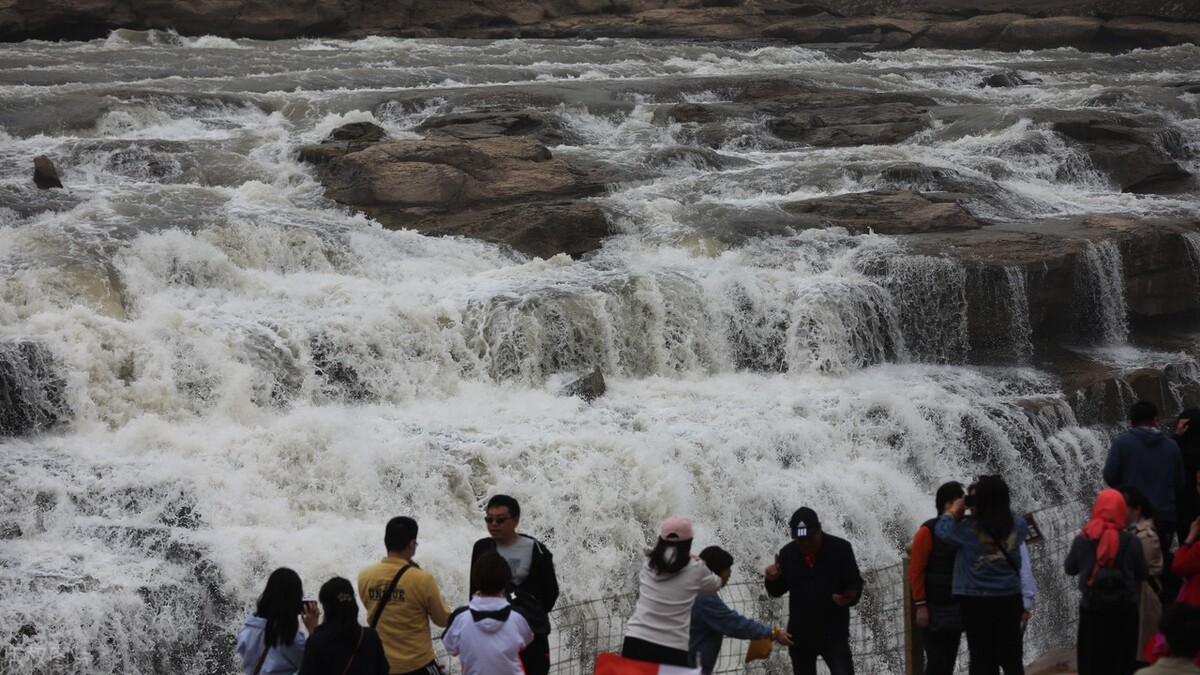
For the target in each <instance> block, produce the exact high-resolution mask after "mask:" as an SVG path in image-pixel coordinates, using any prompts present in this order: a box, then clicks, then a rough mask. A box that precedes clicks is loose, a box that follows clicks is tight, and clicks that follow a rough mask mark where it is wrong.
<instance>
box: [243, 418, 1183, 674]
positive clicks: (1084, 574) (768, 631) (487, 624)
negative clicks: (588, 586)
mask: <svg viewBox="0 0 1200 675" xmlns="http://www.w3.org/2000/svg"><path fill="white" fill-rule="evenodd" d="M1130 422H1131V428H1130V429H1129V430H1128V431H1126V432H1124V433H1122V434H1120V435H1119V436H1117V437H1116V438H1115V439H1114V440H1113V442H1112V445H1111V447H1110V450H1109V454H1108V457H1107V459H1106V462H1105V465H1104V470H1103V479H1104V481H1105V483H1106V484H1107V485H1108V486H1109V487H1108V488H1106V489H1104V490H1102V491H1101V492H1100V493H1099V495H1097V497H1096V499H1095V504H1094V506H1093V510H1092V517H1091V519H1090V520H1089V521H1088V522H1087V523H1086V524H1084V525H1083V527H1082V528H1081V529H1080V531H1079V534H1078V535H1077V536H1076V537H1075V540H1074V542H1073V543H1072V545H1071V548H1070V551H1069V553H1068V554H1067V557H1066V559H1065V561H1064V563H1063V568H1064V571H1065V572H1066V574H1068V575H1071V576H1075V577H1078V585H1079V590H1080V606H1079V628H1078V640H1077V657H1078V672H1079V673H1080V675H1108V674H1111V675H1130V674H1131V673H1134V672H1135V671H1137V672H1138V673H1140V674H1142V675H1166V674H1168V673H1172V674H1181V673H1192V674H1200V543H1198V540H1200V513H1197V505H1198V503H1200V409H1193V410H1187V411H1184V413H1182V414H1181V415H1180V417H1179V419H1178V421H1177V422H1176V425H1175V433H1174V434H1172V435H1168V434H1166V433H1164V432H1163V431H1162V430H1161V428H1160V423H1159V419H1158V413H1157V411H1156V410H1155V407H1154V405H1153V404H1151V403H1149V402H1145V401H1141V402H1138V403H1137V404H1135V405H1134V406H1133V407H1132V409H1131V411H1130ZM1193 423H1194V424H1195V426H1194V427H1193V426H1192V425H1193ZM1181 447H1182V449H1181ZM934 501H935V506H936V509H937V516H936V517H935V518H932V519H930V520H929V521H927V522H925V523H924V524H922V525H921V527H920V528H919V529H918V530H917V533H916V535H915V537H914V538H913V542H912V546H911V551H912V555H911V566H910V576H909V580H908V581H909V583H910V590H911V597H912V600H913V606H912V607H911V611H912V612H913V618H914V622H915V624H916V625H917V626H918V627H919V628H920V629H921V633H922V636H923V638H924V640H923V641H924V645H925V655H926V668H925V672H926V674H927V675H949V674H950V673H954V672H955V671H956V667H957V662H958V657H959V651H960V647H961V643H962V638H963V637H964V636H965V638H966V646H967V654H968V659H969V661H968V669H969V672H970V674H971V675H998V674H999V673H1000V672H1001V671H1003V672H1004V675H1014V674H1023V673H1024V665H1023V663H1024V661H1023V654H1024V645H1023V641H1024V633H1025V628H1026V626H1027V624H1028V622H1029V620H1030V617H1031V616H1032V612H1033V610H1034V599H1035V597H1036V594H1037V589H1036V586H1035V583H1034V577H1033V574H1032V570H1031V565H1030V556H1029V552H1028V548H1027V542H1028V541H1029V540H1030V535H1031V527H1030V524H1029V523H1028V522H1027V521H1026V519H1025V518H1023V517H1022V516H1021V515H1019V514H1017V513H1016V512H1015V511H1013V509H1012V506H1011V494H1010V490H1009V486H1008V484H1007V483H1006V482H1005V481H1004V479H1003V478H1002V477H1000V476H995V475H985V476H980V477H979V478H978V480H976V481H975V482H974V483H972V484H971V485H969V486H967V487H964V486H963V485H962V484H961V483H957V482H949V483H946V484H944V485H942V486H941V487H939V488H938V490H937V493H936V495H935V496H934ZM520 518H521V509H520V505H519V503H518V502H517V500H515V499H513V498H512V497H509V496H506V495H496V496H494V497H492V498H491V499H490V500H489V501H488V502H487V506H486V515H485V518H484V521H485V524H486V525H487V530H488V536H487V537H484V538H481V539H479V540H478V541H477V542H476V543H475V546H474V548H473V550H472V553H471V565H470V598H469V602H468V604H467V605H465V606H463V607H460V608H458V609H456V610H451V609H450V607H449V605H447V604H446V602H445V600H444V599H443V597H442V594H441V591H440V589H439V587H438V584H437V581H436V580H435V579H434V577H433V576H432V575H431V574H430V573H429V572H427V571H425V570H423V569H421V568H420V567H419V566H418V565H417V564H416V563H415V562H414V561H413V557H414V555H415V553H416V548H417V534H418V526H417V523H416V521H415V520H413V519H412V518H408V517H403V516H402V517H397V518H393V519H392V520H391V521H389V522H388V523H387V527H386V530H385V533H384V545H385V547H386V549H387V555H386V556H385V557H384V558H383V559H382V560H381V561H379V562H377V563H375V564H373V565H370V566H368V567H366V568H365V569H363V570H362V571H361V572H360V573H359V576H358V584H357V589H355V587H354V586H353V585H352V584H351V583H350V581H348V580H347V579H344V578H341V577H334V578H333V579H330V580H329V581H327V582H325V584H324V585H322V586H321V590H320V592H319V594H318V600H319V604H320V607H319V608H318V606H317V604H318V603H316V602H309V601H305V600H304V599H303V597H304V593H303V587H302V584H301V581H300V577H299V576H298V575H297V574H296V573H295V572H294V571H292V570H290V569H287V568H280V569H277V570H275V571H274V572H273V573H272V574H271V575H270V577H269V578H268V580H267V584H266V588H265V589H264V590H263V593H262V596H261V597H260V598H259V600H258V603H257V605H256V607H255V609H254V611H253V612H252V613H251V614H250V616H249V618H247V620H246V623H245V624H244V625H243V627H242V629H241V631H240V632H239V634H238V642H237V651H238V655H239V656H240V657H241V662H242V669H243V671H244V672H245V673H246V675H285V674H287V675H290V674H292V673H297V672H298V673H300V675H325V674H330V675H339V674H340V675H438V674H439V673H442V672H443V671H442V670H441V666H440V665H439V664H438V663H437V661H436V659H435V654H434V648H433V633H432V632H431V629H430V623H431V622H432V623H433V624H434V625H436V626H438V627H440V628H443V629H444V632H443V633H442V637H441V639H442V644H443V646H444V647H445V649H446V652H447V653H448V654H450V655H451V656H454V657H458V658H459V659H460V661H461V665H462V670H463V672H464V674H465V675H509V674H512V675H521V674H528V675H546V674H547V673H548V672H549V670H550V665H551V659H550V645H549V640H548V636H549V634H550V620H549V613H550V612H551V611H552V610H553V609H554V605H555V603H556V602H557V600H558V594H559V591H558V581H557V577H556V575H555V570H554V561H553V556H552V555H551V554H550V551H549V550H548V549H547V548H546V547H545V545H544V544H543V543H542V542H540V541H538V540H537V539H534V538H533V537H530V536H529V535H526V534H523V533H519V532H517V528H518V526H519V524H520ZM1176 536H1178V540H1179V541H1178V547H1176V546H1175V545H1174V544H1175V538H1176ZM788 538H789V541H788V542H787V543H786V544H785V545H783V546H782V547H781V548H780V549H779V552H778V554H777V555H776V556H775V559H774V562H772V563H771V564H770V565H768V566H767V567H766V568H765V569H764V570H763V573H762V583H763V586H764V588H765V590H766V592H767V593H768V594H769V595H771V596H772V597H781V596H783V595H787V596H788V621H787V625H786V627H781V626H771V625H768V624H766V623H762V622H759V621H755V620H754V619H752V618H749V617H745V616H742V615H741V614H739V613H738V612H736V611H734V610H733V609H731V608H730V607H729V606H728V605H726V604H725V602H724V601H723V600H722V599H721V597H720V596H719V595H718V592H719V591H720V590H721V588H723V587H724V586H725V584H727V583H728V582H729V579H730V575H731V571H732V568H733V562H734V560H733V556H732V555H731V554H730V553H729V552H728V551H725V550H724V549H722V548H720V547H717V546H709V547H707V548H705V549H703V550H701V551H700V552H699V554H693V552H692V543H693V539H694V533H693V529H692V524H691V522H690V521H689V520H688V519H687V518H685V517H683V516H679V515H674V516H671V517H669V518H667V519H666V520H664V521H663V522H662V524H661V526H660V527H659V530H658V537H657V541H656V543H655V545H654V547H653V548H652V549H651V550H650V551H649V552H648V553H647V554H646V556H645V558H644V560H643V562H642V565H641V568H640V571H639V578H638V580H639V588H638V599H637V603H636V605H635V607H634V610H633V614H632V616H630V617H629V620H628V621H627V623H626V632H625V636H624V641H623V643H622V647H621V652H620V654H602V655H601V658H600V659H598V660H597V663H596V673H597V675H632V674H635V673H639V674H640V673H681V674H682V673H705V674H707V673H712V672H713V669H714V668H715V665H716V661H717V658H718V656H719V654H720V650H721V644H722V641H723V639H724V638H725V637H735V638H740V639H746V640H751V643H750V653H748V654H747V660H749V659H751V658H755V657H762V656H765V655H767V654H769V653H770V650H771V646H772V644H774V643H777V644H780V645H783V646H784V647H786V648H787V650H788V655H789V656H790V659H791V663H792V671H793V673H794V674H795V675H815V673H816V667H817V660H818V658H819V659H821V660H823V661H824V663H825V665H826V667H827V668H828V669H829V671H830V673H831V675H853V673H854V660H853V654H852V651H851V647H850V608H851V607H853V606H854V605H855V604H857V603H858V601H859V600H860V598H861V597H862V594H863V585H864V582H863V578H862V575H861V574H860V573H859V568H858V563H857V561H856V559H855V556H854V551H853V549H852V547H851V545H850V543H849V542H848V541H846V540H845V539H842V538H840V537H837V536H834V535H832V534H828V533H826V532H825V531H824V530H823V528H822V526H821V521H820V517H819V516H818V514H817V513H816V512H815V511H814V510H813V509H811V508H808V507H802V508H799V509H797V510H796V511H795V512H794V513H793V514H792V517H791V519H790V520H789V522H788ZM356 590H357V595H358V598H360V599H361V601H362V604H363V607H364V608H365V610H366V614H367V616H368V617H369V618H368V622H367V625H366V626H363V625H361V624H360V623H359V605H358V602H357V600H356V598H355V591H356ZM322 615H323V616H324V618H323V620H321V621H320V622H319V623H318V619H319V618H320V617H321V616H322ZM301 623H303V625H304V629H305V630H304V631H301V630H300V624H301ZM1139 666H1141V667H1142V668H1141V670H1138V668H1139Z"/></svg>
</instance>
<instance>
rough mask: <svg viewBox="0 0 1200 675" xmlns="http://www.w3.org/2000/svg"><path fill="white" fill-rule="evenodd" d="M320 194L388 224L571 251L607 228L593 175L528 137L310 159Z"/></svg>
mask: <svg viewBox="0 0 1200 675" xmlns="http://www.w3.org/2000/svg"><path fill="white" fill-rule="evenodd" d="M319 166H320V169H321V171H320V173H321V178H322V180H323V182H324V183H325V187H326V191H327V194H328V195H329V196H330V197H331V198H332V199H334V200H336V201H338V202H340V203H342V204H346V205H349V206H353V207H356V208H359V209H361V210H363V211H364V212H366V213H367V214H368V215H370V216H372V217H373V218H375V219H377V220H379V221H380V222H381V223H382V224H383V225H385V226H387V227H393V228H412V229H416V230H418V231H421V232H426V233H429V234H438V235H463V236H470V237H475V238H479V239H484V240H487V241H495V242H498V243H505V244H508V245H510V246H512V247H513V248H515V249H516V250H518V251H522V252H524V253H527V254H529V255H535V256H539V257H549V256H552V255H556V254H558V253H568V254H570V255H572V256H579V255H583V254H584V253H587V252H588V251H591V250H594V249H595V248H597V247H598V246H599V244H600V241H601V239H602V238H603V237H604V236H605V235H606V234H607V233H608V225H607V220H606V218H605V216H604V214H603V212H602V211H601V210H600V208H599V207H598V206H596V205H595V204H594V203H592V202H585V201H578V200H579V199H581V198H584V197H588V196H591V195H595V194H597V193H599V192H600V191H601V189H602V185H601V184H600V183H597V182H594V181H592V180H590V178H589V177H588V176H587V175H585V173H584V172H583V171H581V170H579V169H576V168H575V167H573V166H572V165H571V164H570V163H568V162H567V161H565V160H562V159H556V158H554V157H553V155H552V154H551V152H550V150H549V149H547V148H546V146H544V145H542V144H541V143H538V142H537V141H536V140H533V139H530V138H523V137H518V136H498V137H493V138H484V139H479V140H473V141H462V140H458V139H455V138H431V139H426V140H405V141H391V142H386V143H380V144H377V145H373V146H371V147H369V148H366V149H365V150H360V151H357V152H351V153H348V154H346V155H344V156H341V157H336V158H333V159H331V160H330V161H328V162H327V163H326V164H323V165H319Z"/></svg>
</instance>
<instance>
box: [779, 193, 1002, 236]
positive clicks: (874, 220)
mask: <svg viewBox="0 0 1200 675" xmlns="http://www.w3.org/2000/svg"><path fill="white" fill-rule="evenodd" d="M783 208H784V210H785V211H787V212H788V213H790V214H792V215H793V216H795V217H796V224H797V225H799V226H801V227H824V226H836V227H844V228H846V230H848V231H849V232H851V233H865V232H875V233H877V234H913V233H918V232H952V231H959V230H973V229H978V228H980V227H981V226H982V224H981V223H980V222H979V221H978V220H976V219H975V217H974V216H972V215H971V214H970V213H969V212H968V211H967V210H966V209H964V208H963V207H962V206H961V205H959V204H958V202H957V200H955V199H952V198H943V197H941V196H938V195H929V194H917V193H915V192H909V191H906V190H876V191H873V192H859V193H854V194H845V195H837V196H834V197H818V198H816V199H806V200H803V201H799V202H792V203H790V204H785V205H784V207H783Z"/></svg>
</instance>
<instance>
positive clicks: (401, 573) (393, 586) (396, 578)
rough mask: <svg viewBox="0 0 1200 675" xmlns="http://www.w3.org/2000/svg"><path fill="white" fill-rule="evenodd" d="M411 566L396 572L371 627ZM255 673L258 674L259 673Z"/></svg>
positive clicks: (376, 621) (377, 620) (376, 607)
mask: <svg viewBox="0 0 1200 675" xmlns="http://www.w3.org/2000/svg"><path fill="white" fill-rule="evenodd" d="M410 567H412V565H405V566H404V567H401V568H400V571H399V572H396V576H394V577H392V583H390V584H388V587H387V591H386V592H384V594H383V597H382V598H380V600H379V604H378V605H375V612H374V613H373V614H371V628H374V627H375V625H376V624H378V623H379V617H381V616H383V608H384V607H387V604H388V600H391V599H392V592H393V591H395V590H396V584H398V583H400V577H402V576H404V573H405V572H407V571H408V568H410ZM359 637H360V638H361V637H362V635H361V634H360V635H359ZM255 675H257V673H256V674H255Z"/></svg>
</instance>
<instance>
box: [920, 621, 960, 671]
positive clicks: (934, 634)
mask: <svg viewBox="0 0 1200 675" xmlns="http://www.w3.org/2000/svg"><path fill="white" fill-rule="evenodd" d="M960 644H962V631H958V630H932V629H931V630H926V631H925V675H954V663H955V662H956V661H958V646H959V645H960Z"/></svg>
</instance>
